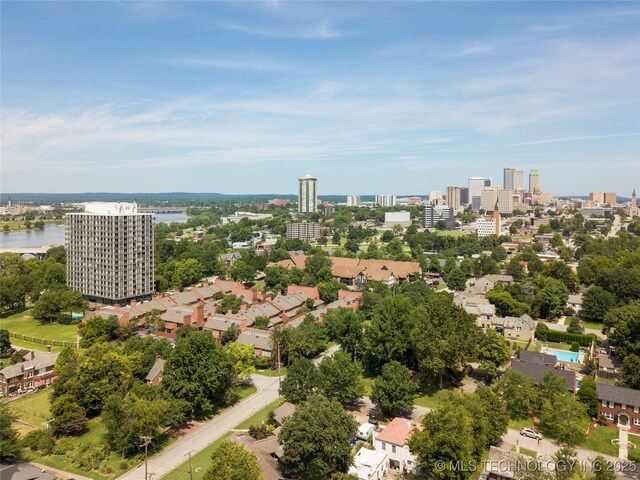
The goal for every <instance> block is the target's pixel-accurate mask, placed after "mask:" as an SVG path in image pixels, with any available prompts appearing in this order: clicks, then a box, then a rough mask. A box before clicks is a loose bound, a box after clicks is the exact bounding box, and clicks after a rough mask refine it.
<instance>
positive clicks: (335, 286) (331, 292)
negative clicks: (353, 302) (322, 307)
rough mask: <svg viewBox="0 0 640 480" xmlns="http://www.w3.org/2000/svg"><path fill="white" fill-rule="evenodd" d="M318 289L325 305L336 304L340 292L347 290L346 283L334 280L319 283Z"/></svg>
mask: <svg viewBox="0 0 640 480" xmlns="http://www.w3.org/2000/svg"><path fill="white" fill-rule="evenodd" d="M317 287H318V293H319V294H320V299H321V300H322V301H323V302H325V303H331V302H335V301H336V300H337V299H338V291H339V290H346V289H347V286H346V285H345V284H344V283H340V282H339V281H337V280H336V279H334V278H331V279H330V280H327V281H326V282H320V283H318V285H317Z"/></svg>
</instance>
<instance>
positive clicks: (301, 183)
mask: <svg viewBox="0 0 640 480" xmlns="http://www.w3.org/2000/svg"><path fill="white" fill-rule="evenodd" d="M317 211H318V179H317V178H315V177H312V176H311V175H305V176H304V177H302V178H299V179H298V213H316V212H317Z"/></svg>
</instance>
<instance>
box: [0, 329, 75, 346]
mask: <svg viewBox="0 0 640 480" xmlns="http://www.w3.org/2000/svg"><path fill="white" fill-rule="evenodd" d="M9 336H10V337H12V338H17V339H19V340H24V341H25V342H31V343H39V344H40V345H47V346H49V345H51V346H52V347H71V348H78V344H77V343H76V342H67V341H64V340H47V339H44V338H36V337H30V336H29V335H20V334H18V333H13V332H9Z"/></svg>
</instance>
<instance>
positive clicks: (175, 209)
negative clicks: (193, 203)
mask: <svg viewBox="0 0 640 480" xmlns="http://www.w3.org/2000/svg"><path fill="white" fill-rule="evenodd" d="M186 211H187V207H138V213H185V212H186Z"/></svg>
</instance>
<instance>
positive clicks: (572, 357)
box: [548, 350, 584, 363]
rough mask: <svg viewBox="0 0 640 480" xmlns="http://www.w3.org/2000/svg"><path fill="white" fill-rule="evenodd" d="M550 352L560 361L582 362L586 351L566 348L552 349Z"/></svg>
mask: <svg viewBox="0 0 640 480" xmlns="http://www.w3.org/2000/svg"><path fill="white" fill-rule="evenodd" d="M548 353H550V354H552V355H555V356H556V358H557V359H558V361H559V362H570V363H582V359H583V358H584V352H583V351H582V350H580V351H579V352H567V351H566V350H550V351H549V352H548Z"/></svg>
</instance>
